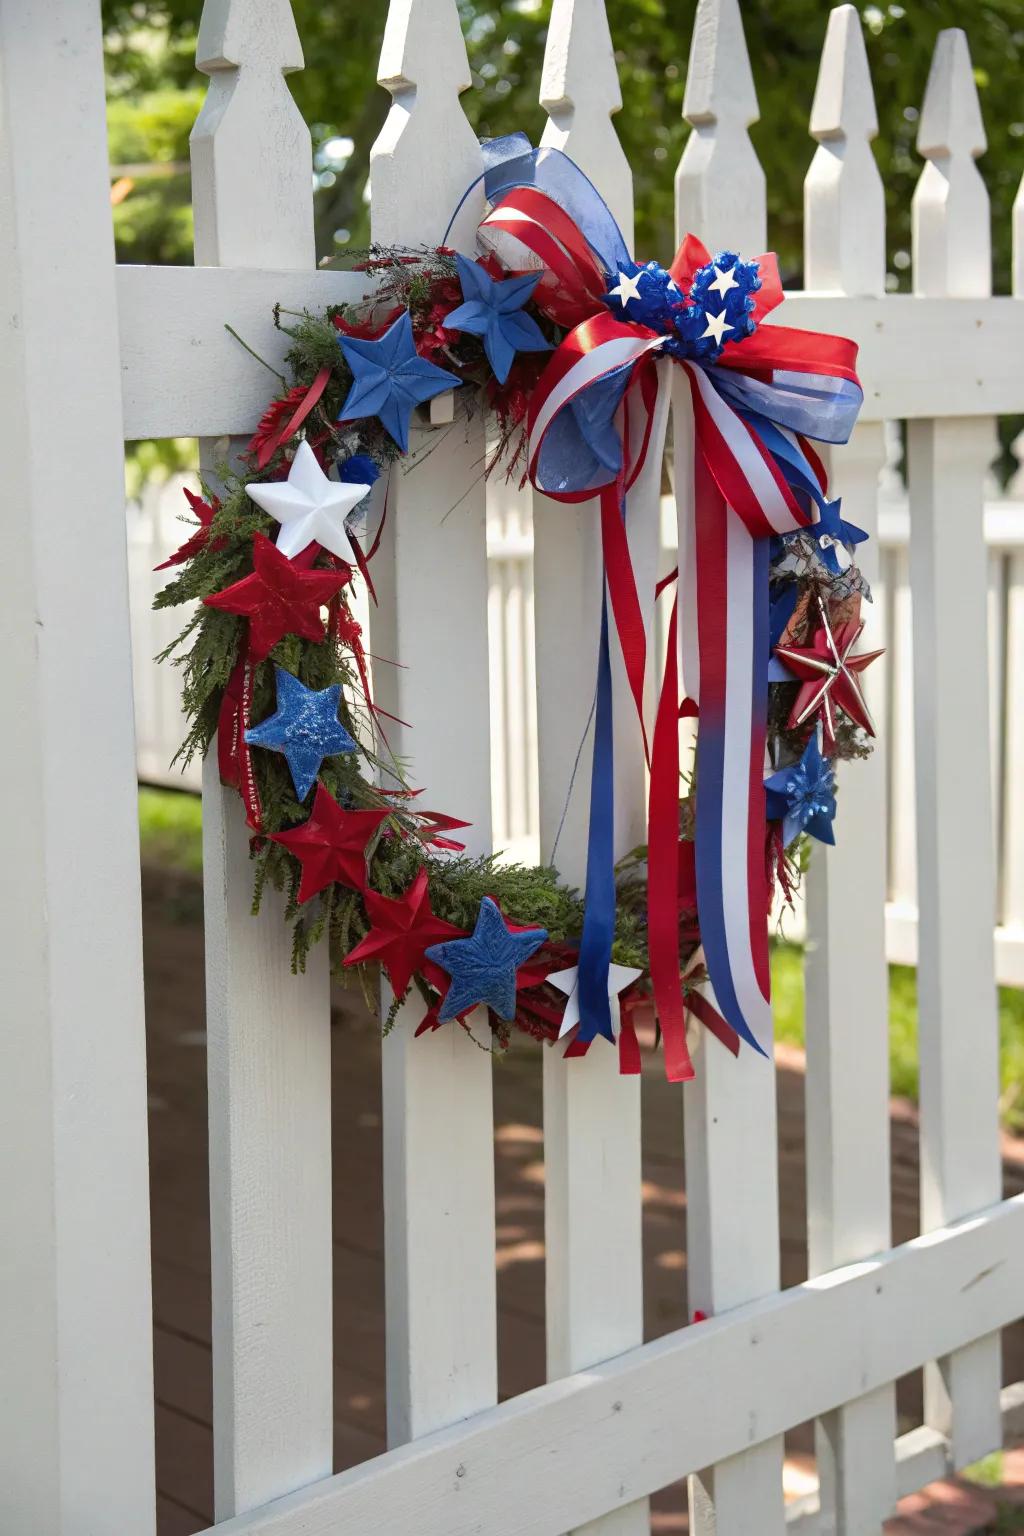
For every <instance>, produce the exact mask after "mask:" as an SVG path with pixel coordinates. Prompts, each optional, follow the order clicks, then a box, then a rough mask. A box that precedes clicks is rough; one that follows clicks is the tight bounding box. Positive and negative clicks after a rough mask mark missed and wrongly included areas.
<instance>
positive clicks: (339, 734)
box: [245, 667, 358, 800]
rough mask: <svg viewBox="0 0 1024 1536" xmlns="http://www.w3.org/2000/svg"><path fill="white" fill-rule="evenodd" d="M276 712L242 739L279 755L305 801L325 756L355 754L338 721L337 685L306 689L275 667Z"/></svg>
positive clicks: (351, 741)
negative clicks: (344, 753) (286, 763)
mask: <svg viewBox="0 0 1024 1536" xmlns="http://www.w3.org/2000/svg"><path fill="white" fill-rule="evenodd" d="M274 673H275V676H276V679H277V711H276V713H275V714H273V715H268V717H267V718H266V720H262V721H261V722H260V724H259V725H253V726H250V727H249V729H248V730H247V731H246V733H245V739H246V741H247V742H248V743H249V745H250V746H253V747H268V748H269V749H270V750H271V751H272V752H283V753H284V756H285V758H286V759H287V762H288V769H289V772H290V773H291V776H292V783H293V784H294V785H295V793H296V795H298V797H299V799H300V800H305V798H306V796H307V795H308V794H309V791H310V789H311V787H312V785H313V781H314V779H315V778H316V776H317V774H318V773H319V772H320V764H321V763H322V762H323V760H324V758H325V757H333V755H334V754H335V753H336V752H355V751H357V750H358V747H357V744H356V742H355V741H353V739H352V737H351V736H350V735H349V733H348V731H346V729H345V727H344V726H343V725H342V723H341V721H340V720H339V719H338V704H339V702H340V700H341V684H340V683H333V684H332V685H331V687H330V688H321V689H319V690H317V689H315V688H307V687H306V686H305V684H304V683H300V682H299V680H298V678H297V677H293V676H292V674H291V673H290V672H286V671H285V669H284V668H283V667H275V668H274Z"/></svg>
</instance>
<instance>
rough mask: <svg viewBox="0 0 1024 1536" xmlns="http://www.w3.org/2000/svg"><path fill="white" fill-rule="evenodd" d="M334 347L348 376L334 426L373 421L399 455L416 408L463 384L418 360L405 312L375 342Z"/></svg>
mask: <svg viewBox="0 0 1024 1536" xmlns="http://www.w3.org/2000/svg"><path fill="white" fill-rule="evenodd" d="M338 345H339V346H340V348H341V350H342V352H343V353H344V356H345V361H346V363H348V366H349V368H350V369H351V370H352V388H351V389H350V390H349V392H348V398H347V399H346V401H345V404H344V405H343V406H342V408H341V410H340V412H339V413H338V420H339V421H356V420H358V419H359V418H360V417H362V416H376V417H378V418H379V420H380V422H381V425H382V426H383V427H384V428H385V429H386V430H387V431H388V432H389V433H390V434H391V436H392V437H393V438H394V440H395V442H396V443H397V444H398V446H399V448H401V450H402V452H403V453H405V452H407V451H408V447H409V418H410V416H411V415H412V413H413V410H414V409H415V407H416V406H417V405H422V404H423V402H424V401H425V400H431V399H433V397H434V395H440V394H443V393H444V391H445V390H446V389H456V388H457V387H458V386H459V385H460V384H461V383H462V380H461V379H460V378H459V377H458V376H457V375H456V374H454V373H449V372H448V370H447V369H446V368H438V367H437V365H436V364H435V363H431V362H428V361H427V359H426V358H425V357H420V355H419V353H418V352H417V351H416V343H415V341H414V340H413V334H412V320H411V319H410V318H409V311H408V310H406V311H405V312H404V314H401V315H399V317H398V319H397V320H396V321H395V323H394V324H393V325H390V326H388V328H387V330H386V331H385V332H384V334H383V336H380V337H378V339H377V340H376V341H363V340H362V339H361V338H360V337H358V336H341V335H339V337H338Z"/></svg>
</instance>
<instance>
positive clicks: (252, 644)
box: [203, 533, 346, 661]
mask: <svg viewBox="0 0 1024 1536" xmlns="http://www.w3.org/2000/svg"><path fill="white" fill-rule="evenodd" d="M252 557H253V570H252V575H251V576H243V577H242V580H241V581H236V582H235V584H234V586H231V587H226V588H225V590H224V591H223V592H214V593H213V595H212V596H211V597H204V599H203V602H204V603H205V604H206V605H207V607H208V608H220V609H223V611H224V612H225V613H238V614H241V615H242V616H243V617H244V618H247V619H248V620H249V660H250V661H262V660H263V659H264V657H266V656H269V654H270V652H271V651H272V650H273V649H274V646H275V645H276V644H277V642H278V641H279V640H282V639H283V638H284V636H285V635H301V636H302V638H303V640H314V641H319V640H322V639H323V638H324V621H323V619H322V618H321V616H320V609H321V608H322V607H323V606H324V604H325V603H328V602H330V600H331V598H332V597H334V596H335V594H336V593H337V592H339V591H340V589H341V588H342V587H343V586H344V584H345V581H346V575H345V573H344V571H303V570H299V569H298V568H297V567H296V566H295V565H294V564H293V563H292V561H291V560H287V559H286V558H285V557H284V555H282V554H280V553H279V552H278V550H277V549H276V548H275V547H274V545H273V544H271V542H270V540H269V539H268V538H267V537H266V535H265V534H262V533H256V534H253V540H252Z"/></svg>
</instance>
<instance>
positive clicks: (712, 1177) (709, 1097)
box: [675, 0, 785, 1536]
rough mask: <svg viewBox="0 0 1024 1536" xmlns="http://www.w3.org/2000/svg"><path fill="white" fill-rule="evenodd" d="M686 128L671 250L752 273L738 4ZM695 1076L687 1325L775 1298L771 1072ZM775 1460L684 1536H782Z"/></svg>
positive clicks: (687, 476) (750, 107)
mask: <svg viewBox="0 0 1024 1536" xmlns="http://www.w3.org/2000/svg"><path fill="white" fill-rule="evenodd" d="M683 116H684V117H685V118H686V120H687V122H689V123H690V124H691V125H692V127H693V132H692V133H691V134H690V137H689V138H688V139H687V141H686V147H685V148H684V150H683V155H682V159H681V160H680V162H679V169H678V172H677V174H676V235H677V238H679V239H682V237H683V236H684V235H685V234H686V233H687V232H690V233H693V234H695V235H698V236H699V237H700V239H701V240H703V241H704V243H705V245H707V246H708V247H709V249H710V250H711V251H712V253H714V252H715V251H716V250H720V249H721V248H722V247H723V246H728V247H729V248H730V249H732V250H736V251H739V253H740V254H741V255H742V256H744V257H746V258H748V259H749V258H750V257H753V256H757V255H759V254H760V253H761V252H762V251H763V250H764V247H765V227H766V215H765V180H764V172H763V171H762V169H761V167H760V165H759V163H758V160H757V156H756V154H755V153H754V148H753V145H752V144H751V142H750V138H749V135H748V133H747V129H748V127H749V125H750V124H751V123H753V122H756V121H757V116H758V112H757V96H756V94H755V91H754V82H753V78H752V76H751V72H750V60H749V57H748V54H747V45H746V40H745V38H744V36H743V23H742V20H741V18H740V11H739V4H738V0H700V4H699V5H698V7H697V16H696V19H695V22H694V30H693V42H692V44H691V48H690V63H689V69H688V72H687V76H686V96H685V99H684V102H683ZM691 418H692V410H691V407H690V404H689V400H688V398H687V395H686V393H684V392H683V391H682V390H679V391H678V392H677V409H676V419H675V443H676V455H677V466H676V486H677V492H676V495H677V500H679V502H680V513H682V511H683V507H684V506H685V502H684V500H683V498H686V497H689V496H690V495H692V457H691V456H692V452H693V444H692V425H691ZM730 515H731V514H730ZM685 622H687V620H686V615H685V613H684V623H685ZM684 684H685V677H684ZM765 1045H766V1046H768V1045H769V1042H767V1041H766V1042H765ZM769 1048H770V1046H769ZM694 1066H695V1067H696V1070H697V1076H696V1080H695V1081H694V1082H692V1083H687V1084H686V1086H685V1088H684V1090H683V1110H684V1131H685V1136H686V1233H687V1263H688V1288H687V1294H688V1297H689V1306H690V1311H691V1312H693V1311H696V1310H698V1309H699V1310H700V1311H702V1312H705V1313H707V1314H708V1315H711V1314H714V1313H719V1312H724V1311H726V1310H727V1309H728V1308H730V1307H735V1306H738V1305H740V1303H741V1302H745V1301H752V1300H754V1299H756V1298H757V1297H760V1296H767V1295H769V1294H770V1293H771V1292H773V1291H776V1290H778V1286H779V1192H778V1157H777V1147H776V1111H775V1069H774V1065H773V1063H772V1062H771V1061H770V1060H769V1061H766V1060H765V1059H764V1058H763V1057H761V1056H758V1055H757V1054H756V1052H754V1051H752V1050H749V1049H746V1048H744V1049H743V1050H741V1051H740V1054H739V1057H738V1058H736V1059H734V1058H733V1057H732V1056H731V1055H730V1054H729V1053H728V1052H727V1051H725V1050H723V1049H722V1048H721V1046H720V1045H719V1044H718V1042H717V1041H716V1040H714V1039H712V1038H711V1037H710V1036H709V1035H708V1034H707V1032H706V1031H703V1030H702V1031H701V1033H700V1035H699V1036H698V1042H697V1047H696V1052H695V1055H694ZM737 1200H739V1201H741V1202H742V1219H738V1215H737V1204H736V1202H737ZM782 1450H783V1447H782V1437H781V1435H779V1436H773V1437H772V1438H771V1439H768V1440H764V1441H762V1442H761V1444H760V1445H758V1446H756V1447H755V1448H754V1449H753V1450H748V1451H742V1452H740V1453H739V1454H738V1455H736V1456H732V1457H730V1458H729V1460H728V1461H725V1462H720V1463H719V1464H718V1465H717V1466H715V1467H709V1468H707V1469H706V1470H705V1471H703V1472H701V1473H700V1474H698V1475H695V1476H693V1477H691V1478H690V1529H691V1531H692V1532H693V1533H694V1536H712V1533H717V1536H778V1533H780V1532H781V1531H782V1530H783V1528H784V1522H785V1515H784V1509H783V1495H782Z"/></svg>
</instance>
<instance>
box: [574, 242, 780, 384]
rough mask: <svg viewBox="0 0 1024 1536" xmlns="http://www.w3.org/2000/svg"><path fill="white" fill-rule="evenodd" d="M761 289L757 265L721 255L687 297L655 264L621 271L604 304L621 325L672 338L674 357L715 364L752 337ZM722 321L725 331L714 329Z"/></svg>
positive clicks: (707, 266) (669, 347) (697, 279)
mask: <svg viewBox="0 0 1024 1536" xmlns="http://www.w3.org/2000/svg"><path fill="white" fill-rule="evenodd" d="M760 287H761V277H760V272H759V269H758V264H757V262H756V261H741V260H740V258H739V257H738V256H737V255H736V252H735V251H720V252H719V254H718V255H717V256H716V257H715V258H714V260H713V261H709V262H707V263H706V264H705V265H704V266H703V267H698V269H697V271H696V272H695V273H694V276H693V281H692V283H691V284H690V290H689V292H688V293H686V294H684V293H683V292H682V290H681V289H680V288H679V286H678V284H677V283H676V282H675V280H674V279H673V277H672V275H671V273H670V272H668V271H666V269H665V268H664V267H661V266H659V265H658V263H657V262H656V261H648V262H645V263H644V264H643V265H642V266H641V265H639V264H638V263H636V262H631V263H630V264H629V270H627V269H626V268H625V267H623V268H622V269H621V270H620V271H618V272H617V273H613V274H612V275H611V276H610V278H609V286H608V291H607V292H606V293H605V295H604V302H605V303H606V304H607V306H608V308H609V309H610V310H611V312H612V313H613V314H614V315H616V316H618V317H619V318H620V319H626V320H632V321H633V322H634V323H636V324H637V325H646V326H647V327H648V329H649V330H652V331H661V332H662V333H663V334H664V335H666V336H669V337H670V338H671V339H670V340H669V341H668V342H667V343H666V346H665V350H666V351H667V352H671V353H673V354H674V355H675V356H676V357H685V358H692V359H694V360H695V361H698V362H714V361H715V359H716V358H718V357H720V356H721V353H722V349H723V347H724V346H726V345H727V344H728V343H729V342H732V341H743V340H744V339H745V338H746V337H747V336H752V335H753V334H754V332H755V330H756V329H757V321H756V320H755V319H754V305H755V300H754V294H755V293H756V292H757V290H758V289H759V288H760ZM723 288H724V289H725V291H724V292H722V291H721V289H723ZM722 316H724V325H718V324H716V322H718V321H719V320H720V319H721V317H722ZM709 322H711V323H710V325H709ZM716 331H718V332H719V333H720V339H719V336H716V334H715V332H716ZM709 332H710V333H709Z"/></svg>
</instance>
